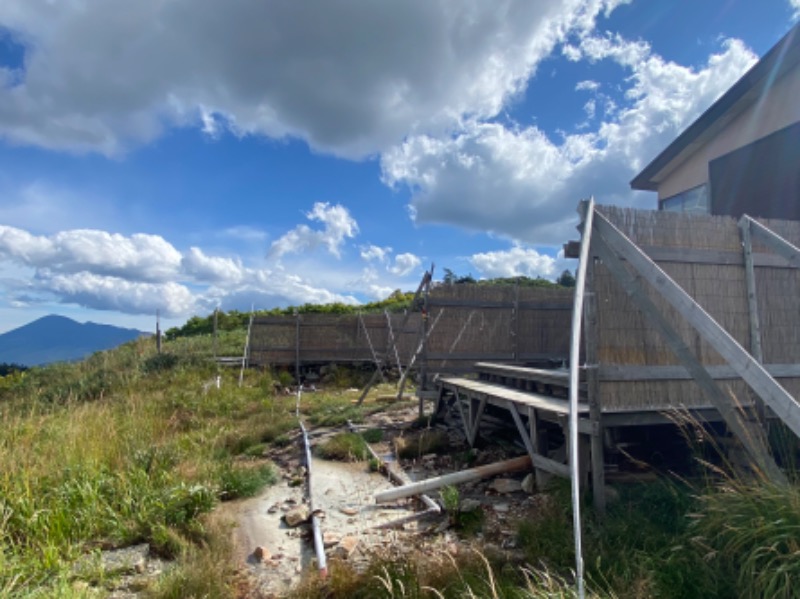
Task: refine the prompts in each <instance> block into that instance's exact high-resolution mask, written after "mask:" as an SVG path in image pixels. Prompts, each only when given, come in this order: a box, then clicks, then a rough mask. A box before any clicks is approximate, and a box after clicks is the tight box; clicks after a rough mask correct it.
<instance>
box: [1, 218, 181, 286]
mask: <svg viewBox="0 0 800 599" xmlns="http://www.w3.org/2000/svg"><path fill="white" fill-rule="evenodd" d="M0 255H3V256H6V257H7V258H10V259H13V260H15V261H17V262H18V263H21V264H23V265H25V266H31V267H36V268H48V269H52V270H55V271H58V272H63V273H77V272H81V271H87V270H91V271H93V272H95V273H97V274H102V275H109V276H120V275H123V274H124V275H126V276H128V277H134V278H136V279H139V280H143V281H165V280H168V279H170V278H172V277H174V276H175V274H176V273H177V272H178V269H179V267H180V261H181V255H180V252H178V251H177V250H176V249H175V248H174V247H172V246H171V245H170V244H169V243H167V242H166V241H165V240H164V239H163V238H161V237H158V236H156V235H144V234H136V235H132V236H130V237H124V236H122V235H118V234H111V233H107V232H105V231H97V230H91V229H77V230H73V231H64V232H60V233H56V234H55V235H52V236H49V237H46V236H35V235H31V234H30V233H28V232H27V231H23V230H21V229H17V228H14V227H7V226H3V225H0Z"/></svg>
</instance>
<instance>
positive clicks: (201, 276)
mask: <svg viewBox="0 0 800 599" xmlns="http://www.w3.org/2000/svg"><path fill="white" fill-rule="evenodd" d="M181 269H182V271H183V272H184V273H185V274H187V275H191V276H192V277H194V278H195V279H197V280H199V281H203V282H209V283H214V284H223V283H225V284H229V285H235V284H237V283H239V282H241V280H242V278H244V276H245V270H244V268H243V267H242V264H241V262H240V261H237V260H233V259H231V258H220V257H218V256H206V255H205V254H204V253H203V251H202V250H201V249H200V248H196V247H193V248H190V249H189V252H188V253H187V254H185V255H184V256H183V258H182V259H181Z"/></svg>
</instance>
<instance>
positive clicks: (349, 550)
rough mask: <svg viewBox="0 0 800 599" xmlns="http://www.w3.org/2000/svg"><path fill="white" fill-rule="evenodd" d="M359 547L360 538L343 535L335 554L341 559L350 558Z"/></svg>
mask: <svg viewBox="0 0 800 599" xmlns="http://www.w3.org/2000/svg"><path fill="white" fill-rule="evenodd" d="M357 547H358V539H357V538H356V537H353V536H346V537H343V538H342V539H341V540H340V541H339V544H338V545H337V546H336V549H334V551H333V554H334V555H335V556H336V557H338V558H341V559H349V558H350V556H352V555H353V553H354V552H355V550H356V548H357Z"/></svg>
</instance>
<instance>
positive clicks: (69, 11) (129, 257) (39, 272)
mask: <svg viewBox="0 0 800 599" xmlns="http://www.w3.org/2000/svg"><path fill="white" fill-rule="evenodd" d="M223 6H224V7H223ZM798 14H800V0H768V1H764V2H757V3H756V2H752V1H746V0H740V1H736V0H722V1H713V0H704V1H703V2H697V1H689V0H633V1H631V2H625V1H621V0H564V1H562V2H555V1H553V2H529V1H528V0H494V1H493V2H480V1H477V0H476V1H474V2H459V3H456V2H450V1H448V0H408V1H406V2H401V3H383V2H372V1H369V0H324V1H323V0H316V1H308V2H279V1H271V2H270V1H256V0H237V1H233V2H228V3H224V5H223V4H221V3H219V2H214V1H211V0H191V1H190V0H174V1H172V2H169V3H164V2H161V1H159V0H140V1H138V2H135V3H131V2H121V1H116V0H86V1H84V2H73V1H64V2H58V3H51V2H48V1H46V0H8V1H6V2H3V3H2V4H0V332H2V331H5V330H9V329H12V328H15V327H17V326H20V325H22V324H24V323H26V322H28V321H30V320H33V319H34V318H37V317H39V316H42V315H45V314H49V313H59V314H64V315H66V316H70V317H73V318H75V319H77V320H80V321H85V320H92V321H95V322H104V323H110V324H118V325H121V326H134V327H137V328H140V329H143V330H152V329H153V328H154V324H155V313H156V310H158V311H160V313H161V315H162V321H163V324H164V325H165V326H170V325H173V324H179V323H182V322H183V321H185V320H186V318H188V317H189V316H191V315H193V314H206V313H209V312H210V311H211V310H213V308H214V307H215V306H221V307H222V308H223V309H231V308H236V309H240V310H247V309H249V308H250V307H251V306H255V307H256V308H269V307H273V306H279V305H288V304H298V303H303V302H305V301H311V302H327V301H344V302H350V303H358V302H364V301H370V300H373V299H380V298H383V297H385V296H386V295H388V294H389V293H391V291H392V290H394V289H398V288H399V289H403V290H413V289H415V288H416V286H417V284H418V282H419V280H420V277H421V276H422V273H423V271H424V269H425V268H427V267H429V266H430V265H431V264H432V263H435V264H436V269H437V274H438V275H439V276H441V274H442V272H443V269H444V268H449V269H451V270H453V271H455V272H456V273H458V274H468V273H470V274H472V275H473V276H475V277H495V276H513V275H528V276H544V277H549V278H554V277H556V276H558V274H559V273H560V272H561V271H562V270H563V269H564V268H574V264H573V263H571V262H570V261H567V260H564V259H563V258H562V257H561V256H560V255H559V250H560V247H561V245H562V244H563V243H564V242H565V241H567V240H569V239H572V238H575V237H576V235H575V225H576V224H577V222H576V215H575V208H576V205H577V202H578V201H579V200H580V199H581V198H583V197H586V196H589V195H594V196H595V197H596V199H597V200H598V201H600V202H604V203H615V204H621V205H626V206H637V207H642V208H653V207H654V206H655V196H654V194H648V193H642V192H637V193H634V192H632V191H631V190H630V188H629V186H628V182H629V181H630V179H631V178H632V176H633V175H635V174H636V172H637V171H638V169H640V168H641V167H643V166H644V165H645V164H647V162H649V160H650V159H651V158H653V157H654V156H655V155H656V154H657V153H658V152H659V151H660V149H662V148H663V147H664V146H665V145H666V144H667V143H668V142H669V141H670V140H671V139H672V138H674V136H675V135H677V134H678V133H679V132H680V131H681V130H682V129H683V128H684V127H686V126H687V125H688V124H689V123H690V122H691V121H692V120H693V119H694V118H696V117H697V116H698V115H699V114H700V113H701V112H702V111H703V110H704V109H705V108H707V107H708V106H709V105H710V104H711V103H712V102H713V101H714V100H715V99H716V98H717V97H718V96H719V95H720V94H721V93H723V92H724V91H725V90H726V89H727V88H728V87H729V86H730V85H732V84H733V83H734V82H735V81H736V80H737V79H738V78H739V77H740V76H741V75H742V74H743V73H744V72H745V71H746V70H747V69H748V68H749V67H750V66H752V64H753V63H754V62H755V60H757V58H758V56H761V55H763V54H764V53H765V52H766V51H767V50H768V49H769V48H770V47H771V46H772V45H773V44H774V43H775V42H777V40H778V39H779V38H780V37H781V36H782V35H783V34H784V33H785V32H786V31H787V30H788V29H789V28H790V27H791V26H792V25H793V23H795V22H796V20H797V17H798Z"/></svg>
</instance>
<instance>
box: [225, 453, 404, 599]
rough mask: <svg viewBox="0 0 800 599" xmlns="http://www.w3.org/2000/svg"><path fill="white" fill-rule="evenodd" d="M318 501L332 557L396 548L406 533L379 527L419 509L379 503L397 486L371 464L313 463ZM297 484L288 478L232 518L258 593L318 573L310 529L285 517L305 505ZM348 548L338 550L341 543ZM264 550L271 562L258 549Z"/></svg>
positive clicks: (236, 509)
mask: <svg viewBox="0 0 800 599" xmlns="http://www.w3.org/2000/svg"><path fill="white" fill-rule="evenodd" d="M311 471H312V476H313V485H314V501H315V504H316V506H317V508H318V509H319V510H322V512H323V513H324V519H323V520H322V531H323V534H324V535H325V539H326V541H327V542H326V545H327V546H328V549H327V552H326V554H327V555H332V554H337V552H345V549H344V547H345V546H346V545H347V544H350V543H356V546H355V550H354V552H353V553H352V554H351V555H349V556H348V558H347V559H350V560H357V559H358V557H359V556H360V555H363V554H365V553H366V552H367V551H369V550H373V549H376V548H379V547H381V546H386V545H391V544H392V543H394V542H395V541H396V538H397V535H398V534H400V533H397V532H394V531H390V530H380V529H379V530H376V529H375V526H377V525H380V524H384V523H386V522H390V521H392V520H395V519H397V518H401V517H404V516H407V515H409V514H412V513H413V509H412V508H413V506H412V505H411V504H407V505H406V506H403V507H388V508H387V507H384V506H378V505H376V504H375V502H374V499H373V494H374V493H375V492H376V491H380V490H383V489H387V488H389V487H391V483H389V481H387V480H386V478H385V477H384V476H383V475H381V474H379V473H374V472H370V471H369V470H368V468H367V464H366V463H363V462H361V463H343V462H332V461H327V460H322V459H318V458H314V459H313V462H312V467H311ZM293 480H294V479H291V478H290V479H288V480H286V479H284V480H282V481H280V482H279V483H277V484H276V485H273V486H271V487H268V488H267V489H266V490H265V491H264V492H263V493H262V494H261V495H259V496H258V497H254V498H252V499H248V500H245V501H241V502H238V503H236V504H230V508H229V509H231V510H232V512H231V514H230V515H231V517H232V518H233V519H234V520H235V521H236V522H237V526H236V529H235V531H234V538H235V541H236V552H237V559H238V560H239V561H240V563H242V564H245V567H246V569H247V571H248V573H249V574H250V577H251V579H252V580H253V581H254V583H255V585H256V587H257V588H258V590H259V591H260V592H261V593H262V594H264V595H266V596H273V595H274V596H277V595H279V594H281V593H283V592H285V591H287V590H288V589H289V588H291V587H292V586H293V585H294V584H296V583H297V582H298V581H299V580H300V577H301V575H302V574H303V572H305V571H307V570H313V569H316V556H315V554H314V551H313V547H312V544H311V542H310V540H309V538H308V533H307V526H306V525H301V526H298V527H296V528H289V527H288V526H287V525H286V523H285V522H284V521H283V518H282V517H283V515H284V514H285V513H286V512H287V511H288V510H290V509H292V508H294V507H297V506H300V505H303V504H304V503H305V498H304V493H305V485H301V486H291V484H290V483H291V482H292V481H293ZM346 538H347V541H346V542H344V543H341V545H342V547H343V548H342V549H341V550H337V546H338V545H339V544H340V543H339V541H341V540H342V539H346ZM257 547H261V548H263V549H264V550H265V552H264V554H265V556H267V559H264V558H263V557H262V558H258V557H257V556H256V555H254V553H253V552H254V550H255V549H256V548H257Z"/></svg>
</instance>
